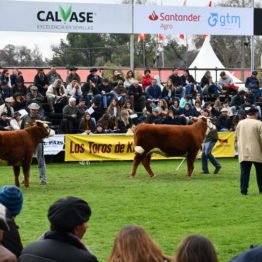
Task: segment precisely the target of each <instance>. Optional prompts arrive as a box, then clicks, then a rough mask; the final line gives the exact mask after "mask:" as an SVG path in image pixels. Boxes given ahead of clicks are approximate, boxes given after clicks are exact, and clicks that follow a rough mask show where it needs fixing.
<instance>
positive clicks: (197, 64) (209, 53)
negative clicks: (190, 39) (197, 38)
mask: <svg viewBox="0 0 262 262" xmlns="http://www.w3.org/2000/svg"><path fill="white" fill-rule="evenodd" d="M189 68H209V71H210V73H211V76H212V78H213V81H214V82H215V81H216V71H215V70H211V68H220V69H221V68H225V67H224V65H223V64H222V63H221V61H220V60H219V59H218V57H217V55H216V54H215V52H214V50H213V48H212V46H211V44H210V36H207V37H206V39H205V41H204V44H203V46H202V47H201V49H200V51H199V53H198V54H197V56H196V58H195V60H194V61H193V63H192V64H191V65H190V67H189ZM205 71H206V70H197V71H196V75H195V72H194V71H192V70H191V72H190V73H191V74H192V75H193V76H195V78H196V81H197V82H200V81H201V78H202V77H203V75H204V73H205ZM222 71H225V70H218V71H217V81H218V80H219V78H220V73H221V72H222ZM225 72H226V74H227V75H229V76H230V77H232V78H233V81H234V83H236V84H237V85H238V86H240V87H242V86H243V84H239V83H240V82H242V81H241V80H239V79H238V78H236V77H235V76H234V75H233V74H231V73H230V72H228V71H225Z"/></svg>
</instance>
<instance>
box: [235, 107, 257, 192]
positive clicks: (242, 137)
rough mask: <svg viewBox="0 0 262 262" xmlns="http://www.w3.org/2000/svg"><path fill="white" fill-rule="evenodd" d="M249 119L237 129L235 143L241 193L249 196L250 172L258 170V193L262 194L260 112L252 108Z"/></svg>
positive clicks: (241, 122)
mask: <svg viewBox="0 0 262 262" xmlns="http://www.w3.org/2000/svg"><path fill="white" fill-rule="evenodd" d="M247 115H248V116H247V118H246V119H244V120H242V121H240V122H239V123H238V125H237V127H236V134H235V143H236V145H237V148H238V159H239V162H240V193H241V194H242V195H247V194H248V185H249V177H250V170H251V167H252V164H254V165H255V168H256V177H257V185H258V191H259V193H260V194H262V122H261V121H259V120H258V110H257V109H256V108H254V107H251V108H250V109H249V110H248V111H247Z"/></svg>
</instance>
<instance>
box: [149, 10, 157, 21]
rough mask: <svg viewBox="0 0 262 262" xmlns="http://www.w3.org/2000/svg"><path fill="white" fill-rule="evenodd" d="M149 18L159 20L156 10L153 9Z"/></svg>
mask: <svg viewBox="0 0 262 262" xmlns="http://www.w3.org/2000/svg"><path fill="white" fill-rule="evenodd" d="M149 19H150V20H152V21H156V20H158V15H157V14H156V12H155V11H153V13H152V14H151V15H150V16H149Z"/></svg>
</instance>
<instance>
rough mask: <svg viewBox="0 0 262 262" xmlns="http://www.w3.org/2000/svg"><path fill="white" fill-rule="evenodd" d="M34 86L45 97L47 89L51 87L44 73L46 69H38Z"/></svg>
mask: <svg viewBox="0 0 262 262" xmlns="http://www.w3.org/2000/svg"><path fill="white" fill-rule="evenodd" d="M34 86H37V88H38V92H39V93H41V95H43V96H45V94H46V91H47V88H48V86H49V81H48V78H47V76H46V74H45V72H44V69H42V68H39V69H37V74H36V75H35V78H34Z"/></svg>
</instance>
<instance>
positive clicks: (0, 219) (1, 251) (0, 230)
mask: <svg viewBox="0 0 262 262" xmlns="http://www.w3.org/2000/svg"><path fill="white" fill-rule="evenodd" d="M6 213H7V210H6V207H5V206H4V205H2V204H0V243H1V244H0V262H16V261H17V258H16V256H15V254H13V253H12V252H11V251H10V250H8V249H7V248H6V247H4V245H3V244H2V241H3V238H4V235H5V234H6V232H8V231H9V230H10V229H9V226H8V223H7V218H6V216H7V214H6Z"/></svg>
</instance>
